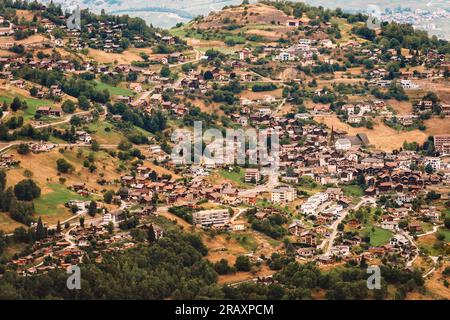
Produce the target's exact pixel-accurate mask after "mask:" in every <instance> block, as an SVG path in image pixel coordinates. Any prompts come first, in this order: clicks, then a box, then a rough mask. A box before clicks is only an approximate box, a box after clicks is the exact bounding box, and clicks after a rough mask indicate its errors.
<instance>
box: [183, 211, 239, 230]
mask: <svg viewBox="0 0 450 320" xmlns="http://www.w3.org/2000/svg"><path fill="white" fill-rule="evenodd" d="M192 217H193V222H194V224H195V225H200V226H202V227H203V228H208V227H223V226H225V225H226V224H228V223H229V222H230V212H228V209H211V210H203V211H198V212H194V213H193V214H192Z"/></svg>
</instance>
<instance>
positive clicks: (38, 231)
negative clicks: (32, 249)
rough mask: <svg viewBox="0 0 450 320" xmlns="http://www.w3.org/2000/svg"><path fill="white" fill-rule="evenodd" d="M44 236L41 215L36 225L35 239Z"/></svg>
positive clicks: (44, 231) (40, 238)
mask: <svg viewBox="0 0 450 320" xmlns="http://www.w3.org/2000/svg"><path fill="white" fill-rule="evenodd" d="M45 237H46V230H45V228H44V224H43V223H42V219H41V217H39V220H38V222H37V225H36V240H38V241H39V240H42V239H44V238H45Z"/></svg>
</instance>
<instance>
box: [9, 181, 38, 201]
mask: <svg viewBox="0 0 450 320" xmlns="http://www.w3.org/2000/svg"><path fill="white" fill-rule="evenodd" d="M14 195H15V196H16V197H17V199H19V200H22V201H31V200H33V199H36V198H39V196H40V195H41V188H39V187H38V185H37V184H36V183H35V182H34V181H33V180H31V179H25V180H22V181H20V182H19V183H17V184H16V185H15V186H14Z"/></svg>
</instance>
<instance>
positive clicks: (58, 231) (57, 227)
mask: <svg viewBox="0 0 450 320" xmlns="http://www.w3.org/2000/svg"><path fill="white" fill-rule="evenodd" d="M61 230H62V229H61V223H60V222H59V220H58V223H57V225H56V234H60V233H61Z"/></svg>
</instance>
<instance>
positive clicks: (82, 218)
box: [80, 217, 84, 228]
mask: <svg viewBox="0 0 450 320" xmlns="http://www.w3.org/2000/svg"><path fill="white" fill-rule="evenodd" d="M80 227H82V228H84V217H80Z"/></svg>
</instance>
